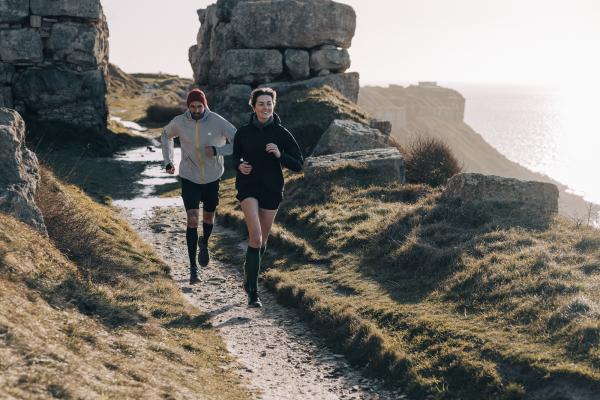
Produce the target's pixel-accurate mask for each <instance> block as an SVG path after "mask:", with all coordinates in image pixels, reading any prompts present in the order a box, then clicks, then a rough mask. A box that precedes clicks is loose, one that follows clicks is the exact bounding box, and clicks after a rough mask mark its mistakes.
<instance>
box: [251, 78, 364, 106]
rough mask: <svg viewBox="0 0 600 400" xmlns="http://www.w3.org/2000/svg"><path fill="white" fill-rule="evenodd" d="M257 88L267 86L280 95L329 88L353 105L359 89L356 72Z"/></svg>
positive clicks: (269, 84)
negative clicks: (298, 90)
mask: <svg viewBox="0 0 600 400" xmlns="http://www.w3.org/2000/svg"><path fill="white" fill-rule="evenodd" d="M259 86H260V87H266V86H268V87H271V88H273V89H275V90H276V91H277V92H281V93H286V92H289V91H291V90H296V89H312V88H320V87H323V86H329V87H331V88H333V89H335V90H337V91H338V92H340V93H341V94H343V95H344V96H345V97H347V98H348V99H349V100H351V101H353V102H355V103H356V101H357V100H358V90H359V89H360V85H359V75H358V72H350V73H345V74H330V75H327V76H319V77H315V78H310V79H305V80H303V81H291V82H271V83H265V84H262V85H259Z"/></svg>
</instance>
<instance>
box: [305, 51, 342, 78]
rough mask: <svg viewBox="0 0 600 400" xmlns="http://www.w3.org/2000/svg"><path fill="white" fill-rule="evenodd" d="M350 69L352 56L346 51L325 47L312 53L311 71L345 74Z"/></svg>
mask: <svg viewBox="0 0 600 400" xmlns="http://www.w3.org/2000/svg"><path fill="white" fill-rule="evenodd" d="M348 68H350V54H349V53H348V50H346V49H338V48H337V47H335V46H323V47H322V48H319V49H316V50H313V51H312V52H311V53H310V69H311V70H313V71H321V70H324V69H328V70H330V71H333V72H338V73H339V72H344V71H346V70H347V69H348Z"/></svg>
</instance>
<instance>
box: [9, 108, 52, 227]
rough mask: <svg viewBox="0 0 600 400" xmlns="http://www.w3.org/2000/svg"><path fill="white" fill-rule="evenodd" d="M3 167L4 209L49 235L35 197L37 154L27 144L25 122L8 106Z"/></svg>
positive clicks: (37, 166) (37, 168)
mask: <svg viewBox="0 0 600 400" xmlns="http://www.w3.org/2000/svg"><path fill="white" fill-rule="evenodd" d="M0 169H1V170H2V174H0V211H2V212H6V213H9V214H12V215H14V216H15V217H17V218H18V219H19V220H21V221H23V222H25V223H27V224H29V225H31V226H32V227H34V228H35V229H37V230H39V231H41V232H43V233H44V234H46V227H45V225H44V218H43V216H42V213H41V212H40V210H39V208H38V207H37V205H36V204H35V200H34V198H35V192H36V190H37V187H38V185H39V182H40V175H39V165H38V161H37V157H36V156H35V154H34V153H33V152H31V151H30V150H29V149H27V147H25V122H24V121H23V119H22V118H21V116H20V115H19V114H18V113H17V112H16V111H14V110H10V109H8V108H0Z"/></svg>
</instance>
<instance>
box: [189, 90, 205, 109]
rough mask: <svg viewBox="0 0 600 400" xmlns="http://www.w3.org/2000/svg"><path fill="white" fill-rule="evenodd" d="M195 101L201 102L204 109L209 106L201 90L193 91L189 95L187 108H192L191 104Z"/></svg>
mask: <svg viewBox="0 0 600 400" xmlns="http://www.w3.org/2000/svg"><path fill="white" fill-rule="evenodd" d="M193 101H199V102H200V103H202V105H203V106H204V107H206V106H207V103H206V95H205V94H204V92H203V91H202V90H200V89H192V90H191V91H190V92H189V93H188V95H187V106H188V107H189V106H190V103H191V102H193Z"/></svg>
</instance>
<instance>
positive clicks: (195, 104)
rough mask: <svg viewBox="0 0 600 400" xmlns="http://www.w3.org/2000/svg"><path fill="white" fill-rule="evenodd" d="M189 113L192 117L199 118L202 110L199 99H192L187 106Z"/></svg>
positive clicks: (202, 106)
mask: <svg viewBox="0 0 600 400" xmlns="http://www.w3.org/2000/svg"><path fill="white" fill-rule="evenodd" d="M188 109H189V110H190V113H191V114H192V118H194V119H200V116H201V115H202V113H203V112H204V105H203V104H202V103H201V102H199V101H192V102H191V103H190V105H189V106H188Z"/></svg>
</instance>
